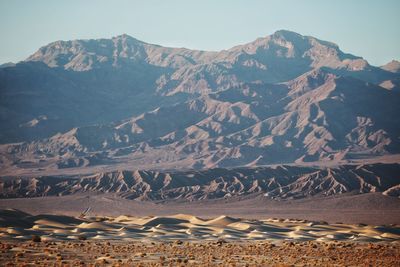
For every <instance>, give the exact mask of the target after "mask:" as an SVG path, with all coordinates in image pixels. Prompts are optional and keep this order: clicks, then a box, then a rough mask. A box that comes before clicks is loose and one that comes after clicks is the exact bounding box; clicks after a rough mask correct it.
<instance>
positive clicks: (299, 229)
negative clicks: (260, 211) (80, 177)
mask: <svg viewBox="0 0 400 267" xmlns="http://www.w3.org/2000/svg"><path fill="white" fill-rule="evenodd" d="M0 215H1V217H0V218H1V221H0V225H1V228H0V237H1V238H2V239H16V240H29V239H31V238H32V236H33V235H37V236H40V237H41V240H43V241H57V240H77V239H82V240H83V239H84V240H125V241H134V240H139V239H146V240H150V241H162V240H218V239H221V238H222V239H225V240H241V241H243V240H269V241H281V240H287V241H309V240H316V241H354V242H381V241H384V242H398V241H399V240H400V226H399V225H389V226H372V225H364V224H358V225H352V224H328V223H326V222H318V221H307V220H292V219H290V220H289V219H287V220H283V219H267V220H250V219H240V218H233V217H229V216H220V217H217V218H212V219H202V218H199V217H196V216H192V215H185V214H177V215H174V216H146V217H131V216H125V215H122V216H118V217H102V216H98V217H85V218H75V217H68V216H57V215H36V216H31V215H29V214H26V213H23V212H21V211H17V210H12V209H10V210H2V211H1V212H0Z"/></svg>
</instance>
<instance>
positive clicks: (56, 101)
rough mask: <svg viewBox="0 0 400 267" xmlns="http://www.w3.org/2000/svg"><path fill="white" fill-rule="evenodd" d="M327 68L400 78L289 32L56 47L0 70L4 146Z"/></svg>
mask: <svg viewBox="0 0 400 267" xmlns="http://www.w3.org/2000/svg"><path fill="white" fill-rule="evenodd" d="M321 67H326V68H329V69H331V70H335V71H336V73H337V74H338V75H341V76H354V77H357V78H359V79H361V80H365V81H368V82H373V83H375V84H381V83H382V82H385V81H391V80H394V79H396V77H398V76H399V75H398V74H396V73H392V72H389V71H386V70H383V69H380V68H376V67H373V66H370V65H369V64H368V63H367V62H366V61H365V60H363V59H362V58H360V57H356V56H353V55H350V54H346V53H344V52H342V51H341V50H340V49H339V47H338V46H337V45H335V44H333V43H330V42H325V41H322V40H318V39H316V38H313V37H309V36H302V35H300V34H297V33H294V32H290V31H278V32H276V33H274V34H272V35H270V36H267V37H263V38H259V39H257V40H255V41H254V42H251V43H248V44H244V45H240V46H236V47H233V48H231V49H228V50H223V51H219V52H207V51H196V50H189V49H185V48H166V47H162V46H158V45H153V44H148V43H145V42H142V41H139V40H137V39H135V38H133V37H130V36H128V35H121V36H117V37H114V38H112V39H98V40H74V41H57V42H54V43H51V44H49V45H46V46H44V47H42V48H40V49H39V50H38V51H37V52H36V53H34V54H33V55H31V56H30V57H29V58H28V59H27V60H25V61H24V62H20V63H18V64H16V65H15V66H12V65H11V66H8V67H4V68H0V93H1V96H2V97H1V99H0V125H1V126H0V127H1V128H0V130H1V131H0V143H9V142H19V141H29V140H35V139H38V138H44V137H50V136H52V135H54V134H56V133H57V132H65V131H66V130H68V129H71V128H74V127H80V126H84V125H89V124H95V123H109V122H115V121H120V120H123V119H127V118H129V117H132V116H136V115H139V114H141V113H143V112H147V111H150V110H152V109H154V108H156V107H159V106H165V105H171V104H175V103H180V102H182V101H186V100H188V99H190V98H192V97H193V96H194V97H196V96H198V95H199V94H208V93H211V92H218V91H221V90H226V89H228V88H231V87H236V86H240V85H241V84H243V83H252V82H262V83H277V82H285V81H289V80H292V79H294V78H296V77H298V76H300V75H302V74H304V73H306V72H308V71H310V70H312V69H315V68H321Z"/></svg>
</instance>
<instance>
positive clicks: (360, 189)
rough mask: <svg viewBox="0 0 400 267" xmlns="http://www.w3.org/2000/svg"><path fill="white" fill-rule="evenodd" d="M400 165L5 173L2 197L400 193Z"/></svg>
mask: <svg viewBox="0 0 400 267" xmlns="http://www.w3.org/2000/svg"><path fill="white" fill-rule="evenodd" d="M399 172H400V165H399V164H373V165H344V166H341V167H337V168H311V167H293V166H285V165H282V166H277V167H273V168H272V167H260V168H237V169H209V170H204V171H184V172H155V171H115V172H107V173H95V174H91V175H85V176H83V177H82V176H81V177H78V176H69V177H49V176H42V177H36V178H23V177H18V178H2V179H1V180H0V197H3V198H4V197H26V196H29V197H38V196H57V195H69V194H75V193H84V192H103V193H116V194H118V195H119V196H121V197H123V198H128V199H147V200H171V199H185V200H201V199H215V198H229V197H232V196H245V195H248V194H256V193H258V194H263V196H265V197H267V198H273V199H293V198H304V197H311V196H330V195H335V194H342V193H348V192H353V193H369V192H383V194H385V195H389V196H396V197H398V196H399V184H400V176H399V175H398V173H399Z"/></svg>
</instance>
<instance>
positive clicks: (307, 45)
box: [0, 30, 400, 190]
mask: <svg viewBox="0 0 400 267" xmlns="http://www.w3.org/2000/svg"><path fill="white" fill-rule="evenodd" d="M399 66H400V63H399V62H398V61H395V60H394V61H392V62H390V63H388V64H387V65H385V66H381V67H376V66H372V65H370V64H369V63H368V62H367V61H366V60H364V59H363V58H362V57H359V56H354V55H351V54H348V53H345V52H343V51H341V50H340V49H339V47H338V45H336V44H334V43H331V42H327V41H323V40H319V39H317V38H314V37H311V36H303V35H300V34H297V33H294V32H291V31H286V30H281V31H277V32H275V33H274V34H272V35H269V36H266V37H262V38H258V39H256V40H255V41H253V42H250V43H247V44H244V45H238V46H235V47H233V48H230V49H227V50H222V51H218V52H209V51H198V50H190V49H186V48H168V47H162V46H159V45H154V44H148V43H145V42H142V41H140V40H137V39H135V38H133V37H130V36H128V35H121V36H117V37H114V38H112V39H97V40H74V41H57V42H54V43H50V44H48V45H46V46H43V47H41V48H40V49H39V50H38V51H37V52H35V53H34V54H33V55H31V56H30V57H28V58H27V59H26V60H24V61H22V62H19V63H17V64H11V63H7V64H4V65H2V66H1V67H0V92H1V98H0V143H1V145H0V166H1V173H0V174H1V176H7V175H19V174H24V175H26V174H29V175H39V174H40V175H49V174H62V173H68V172H71V171H75V173H77V172H80V171H82V173H83V172H86V173H90V172H91V170H98V168H103V169H107V171H115V170H117V169H120V170H121V169H123V170H136V169H141V170H181V169H186V170H189V169H209V168H237V167H256V166H264V165H270V164H305V163H307V162H313V163H315V164H319V163H321V164H331V163H337V164H338V163H339V162H341V163H343V162H344V163H351V162H352V161H362V160H364V159H373V158H378V157H385V156H393V155H397V154H400V117H399V116H398V111H399V108H398V107H399V106H400V82H399V81H400V71H399V70H400V67H399ZM85 170H86V171H85ZM385 190H386V189H385Z"/></svg>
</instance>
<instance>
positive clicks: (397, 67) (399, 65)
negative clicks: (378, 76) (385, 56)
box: [381, 60, 400, 73]
mask: <svg viewBox="0 0 400 267" xmlns="http://www.w3.org/2000/svg"><path fill="white" fill-rule="evenodd" d="M381 69H384V70H387V71H390V72H393V73H399V72H400V62H399V61H397V60H392V61H390V62H389V63H387V64H386V65H383V66H382V67H381Z"/></svg>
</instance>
